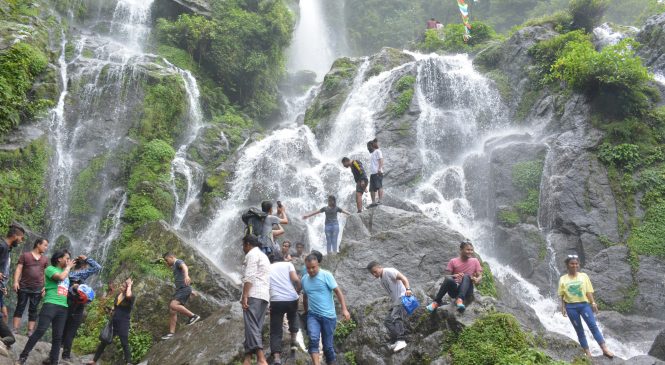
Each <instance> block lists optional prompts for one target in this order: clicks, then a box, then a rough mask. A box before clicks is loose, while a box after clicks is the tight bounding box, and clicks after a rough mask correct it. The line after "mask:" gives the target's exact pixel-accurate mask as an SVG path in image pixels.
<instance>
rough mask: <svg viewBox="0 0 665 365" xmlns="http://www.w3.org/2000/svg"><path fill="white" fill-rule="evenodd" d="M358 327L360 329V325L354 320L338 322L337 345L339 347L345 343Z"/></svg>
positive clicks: (336, 329)
mask: <svg viewBox="0 0 665 365" xmlns="http://www.w3.org/2000/svg"><path fill="white" fill-rule="evenodd" d="M356 327H358V324H357V323H356V321H354V320H353V319H351V320H350V321H340V322H338V323H337V327H335V344H336V345H338V346H339V345H340V344H342V343H344V340H345V339H346V338H347V337H349V335H351V332H353V330H355V329H356Z"/></svg>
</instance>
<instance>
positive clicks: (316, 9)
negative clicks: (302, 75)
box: [287, 0, 339, 81]
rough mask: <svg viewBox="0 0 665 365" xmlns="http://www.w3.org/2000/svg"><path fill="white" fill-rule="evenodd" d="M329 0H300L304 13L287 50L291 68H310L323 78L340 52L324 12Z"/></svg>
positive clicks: (288, 63)
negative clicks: (332, 37) (335, 45)
mask: <svg viewBox="0 0 665 365" xmlns="http://www.w3.org/2000/svg"><path fill="white" fill-rule="evenodd" d="M324 1H325V0H300V1H299V2H298V4H299V7H300V16H299V19H298V23H297V24H296V29H295V31H294V33H293V41H292V42H291V47H290V48H289V50H288V52H287V59H288V62H287V68H288V69H289V71H291V72H295V71H301V70H309V71H313V72H315V73H316V76H317V79H318V80H319V81H322V80H323V76H325V75H326V73H327V72H328V70H330V66H331V65H332V64H333V62H334V61H335V58H337V57H338V56H339V55H338V54H335V52H334V50H333V46H332V40H331V36H332V34H331V31H330V29H329V27H328V25H327V24H326V22H325V17H324V16H323V2H324Z"/></svg>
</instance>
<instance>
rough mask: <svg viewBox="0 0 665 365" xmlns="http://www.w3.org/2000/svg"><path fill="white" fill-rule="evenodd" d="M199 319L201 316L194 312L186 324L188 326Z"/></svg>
mask: <svg viewBox="0 0 665 365" xmlns="http://www.w3.org/2000/svg"><path fill="white" fill-rule="evenodd" d="M199 319H201V316H199V315H198V314H195V315H193V316H191V317H190V318H189V321H187V325H188V326H190V325H193V324H194V323H196V322H198V321H199Z"/></svg>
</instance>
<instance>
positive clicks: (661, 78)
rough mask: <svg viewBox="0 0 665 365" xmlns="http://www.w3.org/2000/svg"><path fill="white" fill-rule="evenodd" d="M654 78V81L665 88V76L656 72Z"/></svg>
mask: <svg viewBox="0 0 665 365" xmlns="http://www.w3.org/2000/svg"><path fill="white" fill-rule="evenodd" d="M653 78H654V80H656V82H657V83H659V84H661V85H663V86H665V76H663V74H661V73H658V72H656V73H655V74H654V75H653Z"/></svg>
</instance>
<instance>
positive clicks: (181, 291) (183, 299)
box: [173, 286, 192, 305]
mask: <svg viewBox="0 0 665 365" xmlns="http://www.w3.org/2000/svg"><path fill="white" fill-rule="evenodd" d="M190 295H192V287H191V286H184V287H182V288H178V289H176V290H175V294H173V300H177V301H178V302H180V304H182V305H185V304H187V300H189V296H190Z"/></svg>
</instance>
